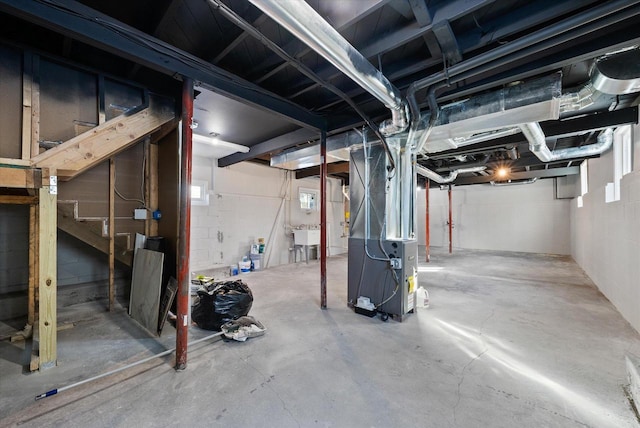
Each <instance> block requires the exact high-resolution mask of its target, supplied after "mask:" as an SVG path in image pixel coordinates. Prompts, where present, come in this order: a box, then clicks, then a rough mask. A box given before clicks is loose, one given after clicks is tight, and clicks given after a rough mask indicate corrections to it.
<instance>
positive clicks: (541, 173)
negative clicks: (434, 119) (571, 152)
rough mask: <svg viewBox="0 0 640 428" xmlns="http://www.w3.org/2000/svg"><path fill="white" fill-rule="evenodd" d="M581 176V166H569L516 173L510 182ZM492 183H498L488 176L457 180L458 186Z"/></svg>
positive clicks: (512, 174)
mask: <svg viewBox="0 0 640 428" xmlns="http://www.w3.org/2000/svg"><path fill="white" fill-rule="evenodd" d="M575 174H580V167H579V166H569V167H564V168H549V169H542V170H534V171H523V172H514V173H511V174H510V176H509V179H510V180H528V179H530V178H553V177H564V176H567V175H575ZM492 181H496V178H495V177H494V176H491V175H488V176H485V175H480V176H476V177H458V178H457V179H456V183H455V184H456V186H458V185H461V186H464V185H467V184H482V183H490V182H492Z"/></svg>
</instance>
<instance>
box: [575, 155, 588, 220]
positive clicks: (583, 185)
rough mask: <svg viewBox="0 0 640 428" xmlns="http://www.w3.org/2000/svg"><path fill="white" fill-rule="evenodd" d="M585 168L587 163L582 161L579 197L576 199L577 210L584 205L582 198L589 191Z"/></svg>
mask: <svg viewBox="0 0 640 428" xmlns="http://www.w3.org/2000/svg"><path fill="white" fill-rule="evenodd" d="M587 168H588V167H587V161H586V160H583V161H582V163H581V164H580V196H578V198H577V205H578V208H582V206H583V205H584V200H583V197H584V195H586V194H587V192H588V191H589V170H588V169H587Z"/></svg>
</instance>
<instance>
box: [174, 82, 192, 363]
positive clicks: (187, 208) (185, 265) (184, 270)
mask: <svg viewBox="0 0 640 428" xmlns="http://www.w3.org/2000/svg"><path fill="white" fill-rule="evenodd" d="M192 120H193V80H192V79H190V78H188V77H185V78H183V83H182V122H181V126H182V128H181V130H182V132H181V139H180V140H181V141H180V145H181V150H180V218H179V220H178V222H179V226H178V292H177V295H176V302H177V311H178V314H177V319H176V366H175V368H176V370H184V369H186V368H187V341H188V335H189V283H190V280H191V278H190V277H189V276H190V275H189V250H190V236H191V165H192V163H191V162H192V161H191V158H192V156H191V155H192V148H193V141H192V137H193V130H192V129H191V123H192Z"/></svg>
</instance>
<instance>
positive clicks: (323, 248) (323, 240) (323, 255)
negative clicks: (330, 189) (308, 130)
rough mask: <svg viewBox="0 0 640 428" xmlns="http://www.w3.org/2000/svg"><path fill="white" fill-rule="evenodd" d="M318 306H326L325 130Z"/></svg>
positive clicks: (324, 137) (322, 138)
mask: <svg viewBox="0 0 640 428" xmlns="http://www.w3.org/2000/svg"><path fill="white" fill-rule="evenodd" d="M320 160H321V162H322V163H321V165H320V307H321V308H322V309H326V308H327V131H326V130H324V129H323V130H322V131H321V134H320Z"/></svg>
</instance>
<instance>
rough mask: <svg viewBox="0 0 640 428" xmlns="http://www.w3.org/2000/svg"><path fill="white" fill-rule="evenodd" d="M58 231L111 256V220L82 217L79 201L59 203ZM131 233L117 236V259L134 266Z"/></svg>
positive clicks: (122, 233) (121, 233) (117, 234)
mask: <svg viewBox="0 0 640 428" xmlns="http://www.w3.org/2000/svg"><path fill="white" fill-rule="evenodd" d="M58 229H60V230H62V231H63V232H66V233H68V234H69V235H71V236H73V237H74V238H76V239H79V240H81V241H82V242H84V243H86V244H88V245H90V246H92V247H93V248H95V249H96V250H98V251H101V252H103V253H105V254H109V219H108V218H107V217H80V216H79V215H78V201H66V200H63V201H60V200H59V201H58ZM131 235H132V234H131V233H129V232H120V233H116V234H115V258H116V260H118V261H119V262H121V263H123V264H125V265H127V266H129V267H131V266H132V265H133V244H132V243H133V237H132V236H131Z"/></svg>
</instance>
